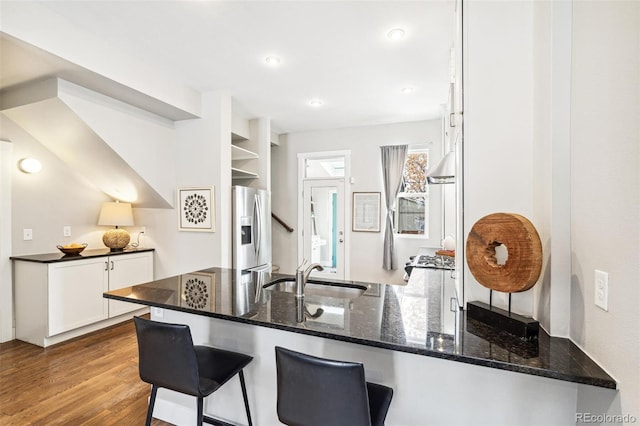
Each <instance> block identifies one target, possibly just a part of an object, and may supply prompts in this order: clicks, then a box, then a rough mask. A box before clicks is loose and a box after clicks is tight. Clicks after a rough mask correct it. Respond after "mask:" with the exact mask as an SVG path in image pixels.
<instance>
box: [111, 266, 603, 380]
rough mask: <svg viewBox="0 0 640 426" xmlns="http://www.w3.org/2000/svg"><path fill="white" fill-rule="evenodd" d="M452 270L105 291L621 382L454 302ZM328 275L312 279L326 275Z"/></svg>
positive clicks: (223, 274) (571, 352)
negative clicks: (291, 287) (334, 287)
mask: <svg viewBox="0 0 640 426" xmlns="http://www.w3.org/2000/svg"><path fill="white" fill-rule="evenodd" d="M448 277H449V272H448V271H443V270H438V269H422V270H421V271H420V272H418V273H417V276H416V277H415V278H414V276H413V273H412V279H411V280H410V281H409V283H408V284H407V285H406V286H397V285H385V284H373V283H362V282H356V281H332V282H337V283H341V284H346V285H349V286H361V287H362V288H366V291H365V292H364V294H362V295H361V296H359V297H353V298H334V297H326V296H324V295H321V294H311V292H310V291H309V292H307V295H306V296H305V298H304V300H303V302H300V300H298V299H296V297H295V296H294V294H293V293H290V292H285V291H273V290H270V289H263V286H264V285H265V284H268V283H271V282H274V281H283V280H287V279H292V278H293V277H291V276H289V275H282V274H274V273H265V272H240V271H235V270H232V269H222V268H210V269H206V270H202V271H197V272H193V273H189V274H183V275H179V276H175V277H170V278H165V279H161V280H157V281H153V282H150V283H146V284H140V285H136V286H133V287H128V288H123V289H120V290H114V291H110V292H108V293H105V297H107V298H110V299H116V300H123V301H128V302H134V303H139V304H143V305H147V306H155V307H159V308H166V309H173V310H177V311H182V312H187V313H192V314H197V315H204V316H209V317H213V318H220V319H225V320H229V321H235V322H241V323H246V324H252V325H257V326H262V327H270V328H276V329H281V330H287V331H291V332H295V333H303V334H309V335H314V336H319V337H324V338H329V339H334V340H341V341H346V342H351V343H357V344H362V345H367V346H373V347H380V348H385V349H390V350H395V351H402V352H408V353H413V354H418V355H424V356H431V357H437V358H443V359H447V360H451V361H457V362H464V363H468V364H475V365H480V366H485V367H490V368H498V369H502V370H508V371H515V372H519V373H524V374H531V375H535V376H542V377H549V378H553V379H559V380H565V381H569V382H575V383H583V384H588V385H593V386H600V387H605V388H611V389H615V388H616V382H615V381H614V380H613V379H612V378H611V377H610V376H609V375H608V374H607V373H606V372H605V371H604V370H602V368H600V367H599V366H598V365H597V364H596V363H595V362H593V361H592V360H591V359H590V358H589V357H588V356H587V355H585V354H584V352H582V351H581V350H580V349H579V348H578V347H577V346H576V345H575V344H574V343H573V342H571V341H570V340H568V339H564V338H558V337H550V336H549V335H547V334H546V333H545V332H544V330H540V335H539V337H538V339H536V340H532V341H526V340H522V339H519V338H517V337H514V336H512V335H509V334H507V333H503V332H500V331H498V330H495V329H492V328H491V327H489V326H486V325H484V324H483V323H480V322H477V321H475V320H473V319H467V318H466V316H465V315H464V312H463V311H458V312H454V311H452V310H451V309H450V303H451V297H452V296H453V291H454V290H453V288H452V287H453V284H452V283H451V282H450V280H448ZM321 281H322V280H310V282H321Z"/></svg>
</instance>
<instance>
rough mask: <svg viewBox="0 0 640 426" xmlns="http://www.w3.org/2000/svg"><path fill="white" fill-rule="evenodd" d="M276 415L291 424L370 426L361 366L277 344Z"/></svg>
mask: <svg viewBox="0 0 640 426" xmlns="http://www.w3.org/2000/svg"><path fill="white" fill-rule="evenodd" d="M276 368H277V386H278V397H277V398H278V402H277V412H278V418H279V419H280V421H281V422H282V423H285V424H287V425H290V426H302V425H304V426H327V425H332V426H338V425H345V426H369V425H370V424H371V419H370V414H369V399H368V396H367V386H366V382H365V375H364V367H363V365H362V364H361V363H357V362H343V361H334V360H329V359H324V358H318V357H314V356H311V355H307V354H303V353H299V352H294V351H291V350H289V349H285V348H281V347H277V346H276Z"/></svg>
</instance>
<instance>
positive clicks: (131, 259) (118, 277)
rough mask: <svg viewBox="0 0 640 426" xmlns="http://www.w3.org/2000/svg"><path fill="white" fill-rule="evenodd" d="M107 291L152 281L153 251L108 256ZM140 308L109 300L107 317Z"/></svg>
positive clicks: (131, 304) (133, 304)
mask: <svg viewBox="0 0 640 426" xmlns="http://www.w3.org/2000/svg"><path fill="white" fill-rule="evenodd" d="M107 266H108V270H109V271H108V272H109V286H108V287H109V291H111V290H117V289H119V288H123V287H130V286H132V285H136V284H141V283H145V282H148V281H153V252H144V253H135V254H128V255H126V256H110V257H109V260H108V265H107ZM137 309H140V305H136V304H135V303H127V302H120V301H118V300H109V318H113V317H115V316H118V315H122V314H125V313H127V312H131V311H135V310H137Z"/></svg>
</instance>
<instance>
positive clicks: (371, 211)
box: [351, 192, 380, 232]
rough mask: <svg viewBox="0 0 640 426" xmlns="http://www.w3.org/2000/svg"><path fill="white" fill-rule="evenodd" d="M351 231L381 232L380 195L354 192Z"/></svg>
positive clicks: (377, 193)
mask: <svg viewBox="0 0 640 426" xmlns="http://www.w3.org/2000/svg"><path fill="white" fill-rule="evenodd" d="M351 230H352V231H353V232H380V193H379V192H354V193H353V208H352V221H351Z"/></svg>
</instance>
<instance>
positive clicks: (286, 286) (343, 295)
mask: <svg viewBox="0 0 640 426" xmlns="http://www.w3.org/2000/svg"><path fill="white" fill-rule="evenodd" d="M263 288H264V289H265V290H270V291H284V292H287V293H295V292H296V281H295V280H293V279H285V280H279V281H274V282H272V283H268V284H265V285H264V287H263ZM365 291H367V287H365V286H363V285H356V284H338V283H320V282H313V281H309V282H307V285H306V286H305V287H304V295H305V296H322V297H333V298H337V299H355V298H356V297H360V296H362V294H363V293H364V292H365Z"/></svg>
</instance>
